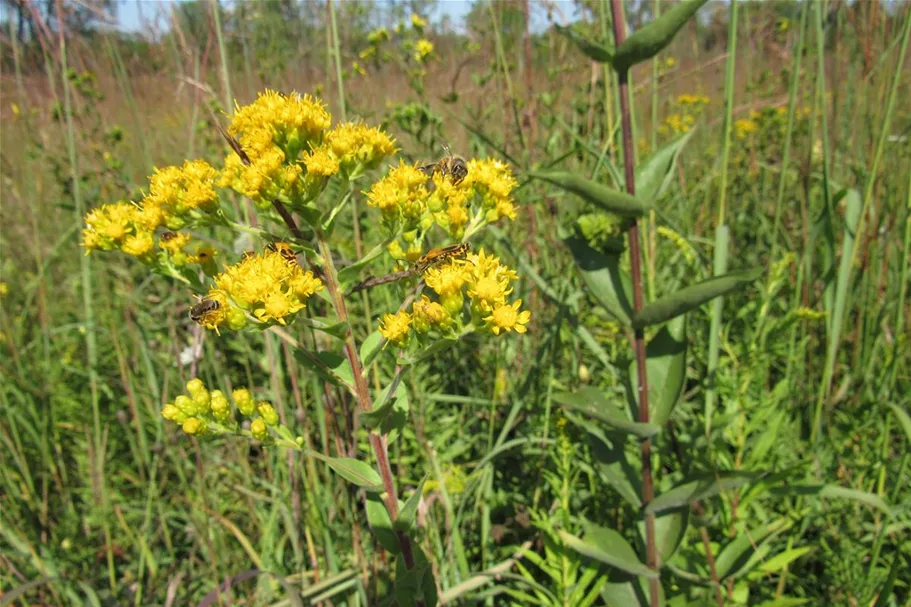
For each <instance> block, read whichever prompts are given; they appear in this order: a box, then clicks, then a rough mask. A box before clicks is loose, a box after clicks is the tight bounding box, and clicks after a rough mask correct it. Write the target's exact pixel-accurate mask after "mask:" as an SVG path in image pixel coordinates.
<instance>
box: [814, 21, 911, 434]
mask: <svg viewBox="0 0 911 607" xmlns="http://www.w3.org/2000/svg"><path fill="white" fill-rule="evenodd" d="M820 10H821V9H820ZM821 19H822V17H821V16H818V17H817V20H818V21H819V23H818V24H817V30H819V32H821V29H822V24H821ZM819 32H818V33H817V35H821V33H819ZM909 37H911V11H908V14H907V15H906V16H905V24H904V27H903V30H902V40H901V49H900V50H899V53H898V59H897V65H896V66H895V69H894V70H893V72H892V83H891V86H890V90H889V101H888V102H887V103H886V112H885V114H884V115H883V118H882V128H881V130H880V134H879V139H878V141H877V144H876V151H875V153H874V155H873V162H872V165H871V167H870V172H869V173H868V176H867V182H866V184H865V187H864V197H863V202H862V205H861V211H860V218H859V219H858V222H857V228H856V229H855V230H854V234H855V244H854V246H853V251H842V255H849V256H850V257H851V263H850V264H848V265H847V270H846V272H847V275H846V276H845V278H844V280H842V281H839V284H840V285H841V286H842V287H843V288H842V289H840V290H839V292H837V293H836V294H835V296H836V300H835V305H834V307H833V311H832V325H831V333H830V335H829V343H828V348H827V350H826V362H825V367H824V368H823V377H822V381H821V382H820V384H819V390H818V393H817V396H816V407H815V411H814V413H813V427H812V430H811V433H810V441H811V442H816V439H817V436H818V434H819V430H820V426H821V424H822V407H823V404H824V403H825V401H826V398H827V397H828V395H829V393H830V391H831V388H832V378H833V376H834V372H835V359H836V357H837V356H838V346H839V342H840V340H841V328H842V325H843V322H844V316H845V311H846V309H845V308H846V303H845V302H846V301H847V296H848V293H847V291H848V290H849V287H850V284H851V273H852V270H853V269H854V266H855V264H856V263H857V254H858V251H859V250H860V249H861V248H862V247H860V246H858V244H859V243H858V242H857V238H858V237H859V238H862V237H863V234H864V229H865V220H866V215H867V213H868V212H869V208H870V201H871V200H872V198H873V189H874V186H875V185H876V181H877V177H878V173H879V164H880V162H881V160H882V156H883V151H884V149H885V144H886V140H887V138H888V136H889V133H890V128H891V125H892V114H893V113H894V110H895V99H896V97H897V96H898V88H899V84H900V82H901V77H902V69H903V67H904V61H905V57H906V55H907V52H908V39H909ZM819 52H822V49H820V50H819ZM905 252H906V253H907V249H906V250H905ZM906 263H907V262H906Z"/></svg>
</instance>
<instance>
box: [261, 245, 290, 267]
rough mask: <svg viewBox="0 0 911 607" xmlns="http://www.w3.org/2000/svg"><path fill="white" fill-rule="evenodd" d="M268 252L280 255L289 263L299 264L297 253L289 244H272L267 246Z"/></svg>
mask: <svg viewBox="0 0 911 607" xmlns="http://www.w3.org/2000/svg"><path fill="white" fill-rule="evenodd" d="M266 250H267V251H271V252H272V253H278V254H279V255H281V256H282V257H283V258H284V259H285V261H287V262H288V263H297V253H295V252H294V249H292V248H291V245H289V244H288V243H287V242H270V243H269V244H267V245H266Z"/></svg>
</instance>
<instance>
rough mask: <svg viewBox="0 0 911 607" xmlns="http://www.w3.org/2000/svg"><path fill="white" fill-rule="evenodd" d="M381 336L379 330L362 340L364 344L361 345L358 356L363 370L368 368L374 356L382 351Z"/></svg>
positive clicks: (382, 340) (382, 341)
mask: <svg viewBox="0 0 911 607" xmlns="http://www.w3.org/2000/svg"><path fill="white" fill-rule="evenodd" d="M383 343H384V339H383V336H382V335H381V334H380V331H379V329H377V330H376V331H374V332H373V333H371V334H370V335H368V336H367V338H366V339H364V343H362V344H361V347H360V350H359V356H360V357H361V364H362V365H364V369H366V368H367V367H369V366H370V364H371V363H372V362H373V360H374V359H375V358H376V355H377V354H379V353H380V352H382V351H383Z"/></svg>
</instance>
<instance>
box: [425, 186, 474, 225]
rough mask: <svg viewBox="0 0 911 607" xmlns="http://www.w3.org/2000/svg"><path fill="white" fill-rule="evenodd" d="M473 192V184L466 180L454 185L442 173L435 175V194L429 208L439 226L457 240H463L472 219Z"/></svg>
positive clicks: (431, 197) (432, 195)
mask: <svg viewBox="0 0 911 607" xmlns="http://www.w3.org/2000/svg"><path fill="white" fill-rule="evenodd" d="M473 192H474V190H473V189H472V185H471V183H468V182H467V180H465V179H463V180H462V181H460V182H459V183H457V184H454V183H452V180H451V179H448V178H447V177H446V176H445V175H443V174H442V173H440V172H437V173H435V174H434V175H433V194H431V196H430V198H429V199H428V201H427V206H428V207H429V208H430V210H431V211H433V212H434V219H435V220H436V222H437V224H439V226H440V227H441V228H443V229H444V230H446V231H447V232H449V235H450V236H452V237H453V238H454V239H456V240H460V239H461V238H462V236H463V235H464V232H465V230H464V228H465V225H466V224H468V221H469V219H470V217H469V213H470V211H471V209H470V202H471V195H472V194H473Z"/></svg>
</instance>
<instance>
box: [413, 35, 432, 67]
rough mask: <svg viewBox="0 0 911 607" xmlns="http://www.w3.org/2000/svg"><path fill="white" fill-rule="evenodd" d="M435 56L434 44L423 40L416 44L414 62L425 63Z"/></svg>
mask: <svg viewBox="0 0 911 607" xmlns="http://www.w3.org/2000/svg"><path fill="white" fill-rule="evenodd" d="M432 54H433V42H431V41H430V40H426V39H424V38H421V39H420V40H418V41H417V42H415V44H414V60H415V61H417V62H418V63H424V62H425V61H427V58H428V57H430V56H431V55H432Z"/></svg>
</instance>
